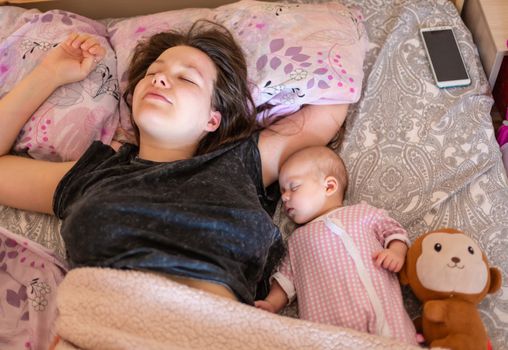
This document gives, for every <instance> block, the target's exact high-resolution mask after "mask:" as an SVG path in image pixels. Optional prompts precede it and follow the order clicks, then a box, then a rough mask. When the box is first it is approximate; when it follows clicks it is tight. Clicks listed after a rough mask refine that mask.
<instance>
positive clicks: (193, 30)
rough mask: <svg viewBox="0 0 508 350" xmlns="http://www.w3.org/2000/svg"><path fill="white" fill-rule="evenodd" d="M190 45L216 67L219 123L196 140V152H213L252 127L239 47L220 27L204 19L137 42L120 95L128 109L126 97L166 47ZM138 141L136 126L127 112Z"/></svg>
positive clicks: (252, 114) (214, 100)
mask: <svg viewBox="0 0 508 350" xmlns="http://www.w3.org/2000/svg"><path fill="white" fill-rule="evenodd" d="M180 45H185V46H190V47H193V48H196V49H199V50H201V51H202V52H204V53H205V54H206V55H208V57H210V59H211V60H212V61H213V63H214V65H215V67H216V69H217V79H216V81H215V82H214V89H213V92H212V108H213V109H215V110H217V111H219V112H220V113H221V116H222V118H221V123H220V126H219V128H218V129H217V130H216V131H215V132H210V133H208V134H207V135H206V136H205V137H204V138H203V139H202V140H201V141H200V143H199V145H198V149H197V151H196V155H199V154H204V153H208V152H211V151H214V150H216V149H218V148H220V147H221V146H223V145H225V144H228V143H230V142H234V141H238V140H241V139H244V138H246V137H248V136H250V135H251V134H252V132H254V131H255V130H256V127H257V124H256V109H255V106H254V101H253V99H252V96H251V94H250V90H249V87H248V80H247V64H246V62H245V57H244V55H243V52H242V49H241V48H240V46H239V45H238V44H237V43H236V41H235V40H234V38H233V36H232V34H231V33H230V32H229V31H228V30H227V28H225V27H224V26H222V25H220V24H217V23H213V22H210V21H207V20H199V21H197V22H195V23H194V24H193V25H192V26H191V27H190V29H189V30H188V31H186V32H178V31H170V32H164V33H158V34H155V35H153V36H152V37H150V38H149V39H148V40H146V41H144V42H140V43H138V45H137V46H136V48H135V49H134V55H133V58H132V61H131V63H130V66H129V69H128V71H127V74H128V85H127V89H126V91H125V93H124V95H123V98H124V100H125V102H126V103H127V105H128V106H129V108H130V109H131V110H132V106H131V103H130V101H129V98H130V97H131V96H132V95H133V93H134V89H135V87H136V85H137V84H138V82H139V81H140V80H141V79H143V77H144V76H145V74H146V71H147V69H148V67H149V66H150V65H151V64H152V63H153V62H154V61H155V60H156V59H157V58H158V57H159V56H160V55H161V54H162V53H163V52H164V51H166V50H167V49H169V48H171V47H174V46H180ZM131 122H132V125H133V127H134V131H135V133H136V140H137V141H138V144H139V129H138V128H137V126H136V124H135V122H134V119H133V117H132V115H131Z"/></svg>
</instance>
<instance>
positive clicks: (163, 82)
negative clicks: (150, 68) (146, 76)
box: [152, 73, 169, 88]
mask: <svg viewBox="0 0 508 350" xmlns="http://www.w3.org/2000/svg"><path fill="white" fill-rule="evenodd" d="M152 85H153V86H156V87H159V88H168V87H169V80H168V79H167V78H166V76H165V75H164V74H161V73H155V74H154V76H153V80H152Z"/></svg>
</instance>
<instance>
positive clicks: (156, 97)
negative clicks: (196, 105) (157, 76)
mask: <svg viewBox="0 0 508 350" xmlns="http://www.w3.org/2000/svg"><path fill="white" fill-rule="evenodd" d="M145 98H148V99H151V100H158V101H162V102H166V103H169V104H173V103H172V102H171V101H170V100H169V99H167V98H166V97H164V96H163V95H160V94H157V93H155V92H149V93H147V94H146V95H145Z"/></svg>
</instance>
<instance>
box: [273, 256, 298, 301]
mask: <svg viewBox="0 0 508 350" xmlns="http://www.w3.org/2000/svg"><path fill="white" fill-rule="evenodd" d="M273 280H276V281H277V282H278V283H279V285H280V286H281V287H282V289H283V290H284V292H286V295H287V297H288V300H289V301H288V304H291V303H292V302H293V300H295V297H296V290H295V285H294V283H293V271H292V269H291V260H290V258H289V254H286V256H285V257H284V259H283V260H282V262H281V264H280V265H279V267H278V269H277V272H275V274H274V275H273V276H272V278H271V282H273Z"/></svg>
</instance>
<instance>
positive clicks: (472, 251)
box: [467, 246, 474, 255]
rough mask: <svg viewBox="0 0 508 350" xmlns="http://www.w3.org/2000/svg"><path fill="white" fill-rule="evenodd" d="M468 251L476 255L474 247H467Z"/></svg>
mask: <svg viewBox="0 0 508 350" xmlns="http://www.w3.org/2000/svg"><path fill="white" fill-rule="evenodd" d="M467 251H468V252H469V254H471V255H474V249H473V247H471V246H469V247H467Z"/></svg>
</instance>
